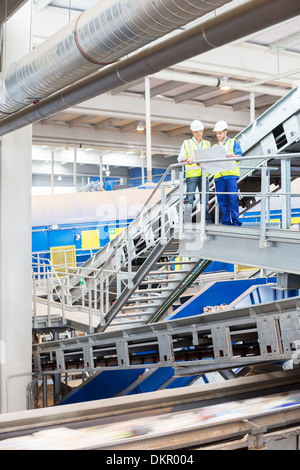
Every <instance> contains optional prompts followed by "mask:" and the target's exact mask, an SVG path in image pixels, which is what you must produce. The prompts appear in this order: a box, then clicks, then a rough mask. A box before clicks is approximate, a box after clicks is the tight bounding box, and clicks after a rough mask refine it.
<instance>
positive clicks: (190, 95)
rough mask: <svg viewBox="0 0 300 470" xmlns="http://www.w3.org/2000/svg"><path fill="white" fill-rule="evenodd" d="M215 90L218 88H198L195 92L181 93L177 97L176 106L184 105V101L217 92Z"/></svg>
mask: <svg viewBox="0 0 300 470" xmlns="http://www.w3.org/2000/svg"><path fill="white" fill-rule="evenodd" d="M215 90H216V87H210V86H200V87H197V88H193V90H189V91H186V92H185V93H180V94H179V95H176V96H175V98H174V100H175V103H176V104H177V103H182V102H183V101H188V100H191V99H192V98H196V97H197V96H201V95H205V94H206V93H210V92H211V91H215Z"/></svg>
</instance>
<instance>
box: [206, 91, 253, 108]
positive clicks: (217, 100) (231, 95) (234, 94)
mask: <svg viewBox="0 0 300 470" xmlns="http://www.w3.org/2000/svg"><path fill="white" fill-rule="evenodd" d="M242 96H249V93H246V92H244V91H238V90H237V91H227V92H222V93H221V94H218V95H217V96H214V97H213V98H209V99H207V100H202V103H203V104H204V106H206V107H207V108H208V107H209V106H214V105H216V104H222V103H227V102H228V101H231V100H235V99H237V98H241V97H242Z"/></svg>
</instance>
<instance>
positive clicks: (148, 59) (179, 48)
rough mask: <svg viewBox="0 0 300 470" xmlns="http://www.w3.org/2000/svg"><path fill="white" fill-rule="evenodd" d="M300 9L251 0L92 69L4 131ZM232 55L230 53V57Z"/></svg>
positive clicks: (291, 3)
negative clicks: (109, 63)
mask: <svg viewBox="0 0 300 470" xmlns="http://www.w3.org/2000/svg"><path fill="white" fill-rule="evenodd" d="M299 14H300V1H299V0H248V1H245V2H243V4H241V5H239V6H237V7H235V8H232V9H231V10H229V11H227V12H224V13H222V14H218V15H216V16H214V17H211V18H210V19H208V20H207V21H203V22H201V23H199V24H196V25H194V26H192V27H190V28H188V29H186V30H185V31H182V32H179V33H177V34H174V35H172V37H170V38H167V39H164V40H163V41H161V42H159V43H157V44H153V45H150V46H148V47H146V48H144V49H142V50H141V51H138V52H136V53H135V54H132V55H131V56H130V57H127V58H124V59H122V60H120V61H119V62H117V63H116V64H113V65H110V66H107V67H105V68H103V69H102V70H99V71H98V72H96V73H94V74H93V75H91V76H89V77H87V78H86V79H83V80H81V81H79V82H77V83H74V84H73V85H71V86H68V87H66V88H65V89H63V90H61V91H58V92H57V93H54V94H53V95H51V96H49V97H47V98H45V99H43V100H42V101H41V102H40V103H37V104H35V105H30V106H28V107H27V108H26V109H24V110H21V111H18V112H17V113H15V114H14V115H12V116H9V117H6V118H4V119H2V120H1V121H0V135H3V134H6V133H8V132H12V131H14V130H16V129H19V128H21V127H24V126H26V125H28V124H32V123H34V122H37V121H40V120H41V119H45V118H47V117H49V116H52V115H54V114H56V113H58V112H60V111H63V110H65V109H67V108H69V107H70V106H74V105H76V104H78V103H81V102H82V101H85V100H87V99H91V98H94V97H95V96H98V95H100V94H101V93H107V92H109V91H111V90H113V89H115V88H118V87H119V86H121V85H124V83H130V82H132V81H134V80H138V79H140V78H142V77H145V76H147V75H152V74H155V73H156V72H159V71H160V70H162V69H164V68H166V67H170V66H171V65H174V64H177V63H179V62H181V61H183V60H186V59H189V58H190V57H194V56H196V55H198V54H201V53H204V52H207V51H209V50H211V49H213V48H215V47H219V46H222V45H224V44H228V43H230V42H232V41H235V40H237V39H240V38H242V37H245V36H247V35H249V34H252V33H255V32H256V31H261V30H262V29H264V28H267V27H270V26H273V25H275V24H277V23H280V22H282V21H285V20H288V19H290V18H293V17H295V16H297V15H299ZM228 60H230V58H228Z"/></svg>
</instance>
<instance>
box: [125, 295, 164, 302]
mask: <svg viewBox="0 0 300 470" xmlns="http://www.w3.org/2000/svg"><path fill="white" fill-rule="evenodd" d="M164 298H165V296H162V295H153V296H151V297H150V296H148V297H147V296H143V297H130V298H129V299H128V300H127V302H126V304H128V303H131V302H148V301H149V300H160V299H164Z"/></svg>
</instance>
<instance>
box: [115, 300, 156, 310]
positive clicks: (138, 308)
mask: <svg viewBox="0 0 300 470" xmlns="http://www.w3.org/2000/svg"><path fill="white" fill-rule="evenodd" d="M157 305H160V302H159V303H154V302H152V303H151V304H144V305H131V306H126V307H122V308H121V310H122V311H123V310H142V309H145V308H149V307H150V308H151V307H156V306H157Z"/></svg>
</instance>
